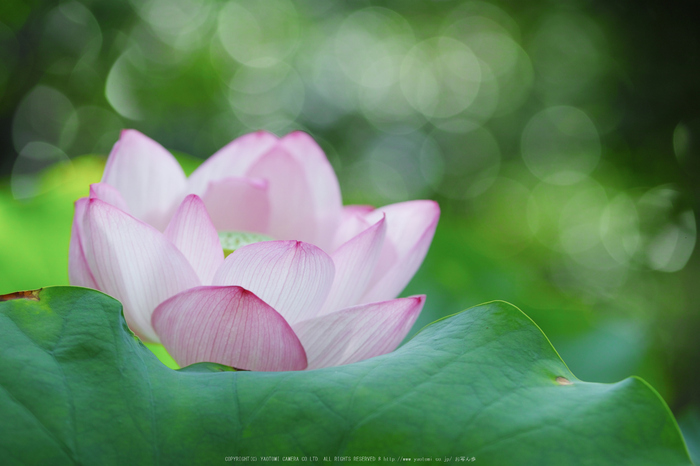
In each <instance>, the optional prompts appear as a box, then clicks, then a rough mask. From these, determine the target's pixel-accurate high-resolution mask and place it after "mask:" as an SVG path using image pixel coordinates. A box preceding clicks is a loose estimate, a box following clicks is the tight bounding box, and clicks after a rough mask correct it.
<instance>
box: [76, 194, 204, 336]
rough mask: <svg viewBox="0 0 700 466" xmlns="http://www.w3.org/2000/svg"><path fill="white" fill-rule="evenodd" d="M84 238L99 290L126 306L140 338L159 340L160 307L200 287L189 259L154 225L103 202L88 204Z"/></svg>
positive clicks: (82, 236)
mask: <svg viewBox="0 0 700 466" xmlns="http://www.w3.org/2000/svg"><path fill="white" fill-rule="evenodd" d="M80 239H81V241H82V245H83V250H84V251H85V258H86V259H87V263H88V265H89V267H90V270H91V271H92V274H93V276H94V278H95V283H96V284H97V286H98V287H99V289H100V290H102V291H104V292H105V293H107V294H109V295H111V296H113V297H115V298H117V299H118V300H120V301H121V302H122V304H123V305H124V316H125V317H126V321H127V323H128V324H129V327H130V328H131V329H132V330H133V331H134V332H135V333H136V334H138V335H139V336H141V337H142V338H144V339H146V340H149V341H156V342H157V341H158V337H157V336H156V334H155V332H154V331H153V329H152V328H151V313H152V312H153V310H154V309H155V308H156V306H157V305H158V304H159V303H161V302H163V301H164V300H165V299H167V298H169V297H171V296H173V295H175V294H177V293H179V292H180V291H182V290H186V289H188V288H192V287H195V286H199V285H200V282H199V278H198V277H197V274H196V273H195V271H194V270H193V269H192V266H191V265H190V264H189V262H188V261H187V259H186V258H185V256H184V255H183V254H182V253H181V252H180V251H179V250H178V249H177V248H176V247H175V245H174V244H172V243H171V242H170V241H168V239H167V238H166V237H165V236H164V235H163V234H162V233H160V232H159V231H157V230H156V229H155V228H153V227H152V226H150V225H147V224H146V223H143V222H141V221H139V220H137V219H135V218H133V217H131V216H130V215H128V214H126V213H124V212H123V211H121V210H119V209H117V208H116V207H114V206H112V205H110V204H107V203H106V202H104V201H101V200H99V199H90V200H89V204H88V205H87V209H86V212H85V215H84V217H83V226H82V232H81V238H80Z"/></svg>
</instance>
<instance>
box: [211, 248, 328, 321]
mask: <svg viewBox="0 0 700 466" xmlns="http://www.w3.org/2000/svg"><path fill="white" fill-rule="evenodd" d="M334 274H335V268H334V266H333V260H332V259H331V258H330V257H329V256H328V255H327V254H326V253H325V252H323V251H322V250H320V249H319V248H317V247H316V246H314V245H312V244H308V243H303V242H301V241H264V242H261V243H254V244H249V245H248V246H244V247H242V248H239V249H236V251H234V252H233V253H232V254H231V255H230V256H228V257H227V258H226V260H225V261H224V263H223V264H222V265H221V267H220V268H219V270H218V271H217V272H216V275H215V276H214V281H213V284H214V285H238V286H242V287H244V288H245V289H247V290H250V291H252V292H253V293H255V294H256V295H257V296H259V297H260V299H262V300H263V301H265V302H266V303H267V304H269V305H270V306H272V307H273V308H274V309H275V310H276V311H277V312H279V313H280V314H282V316H283V317H284V318H285V319H286V320H287V322H289V323H291V324H293V323H294V322H297V321H299V320H303V319H309V318H311V317H315V316H316V315H317V314H318V312H319V311H320V309H321V305H322V304H323V302H324V301H325V299H326V296H328V292H329V291H330V289H331V285H332V284H333V276H334Z"/></svg>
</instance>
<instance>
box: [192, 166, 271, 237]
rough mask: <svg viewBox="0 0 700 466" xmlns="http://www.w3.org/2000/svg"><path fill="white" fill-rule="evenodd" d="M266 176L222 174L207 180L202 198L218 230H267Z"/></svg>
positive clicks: (268, 216)
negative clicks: (241, 176) (224, 175)
mask: <svg viewBox="0 0 700 466" xmlns="http://www.w3.org/2000/svg"><path fill="white" fill-rule="evenodd" d="M267 185H268V183H267V180H261V179H256V178H236V177H230V178H223V179H220V180H218V181H212V182H211V183H209V188H207V190H206V192H205V193H204V196H203V197H202V200H203V201H204V204H205V205H206V206H207V211H209V215H211V220H212V222H213V223H214V226H215V227H216V229H217V230H219V231H249V232H257V233H266V232H267V230H268V224H269V220H270V201H269V199H268V194H267Z"/></svg>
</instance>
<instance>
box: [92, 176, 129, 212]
mask: <svg viewBox="0 0 700 466" xmlns="http://www.w3.org/2000/svg"><path fill="white" fill-rule="evenodd" d="M90 199H99V200H101V201H105V202H106V203H107V204H112V205H113V206H114V207H116V208H117V209H119V210H123V211H124V212H126V213H127V214H128V213H129V206H127V205H126V201H125V200H124V198H123V197H122V195H121V193H120V192H119V191H118V190H117V188H115V187H113V186H110V185H108V184H107V183H93V184H91V185H90Z"/></svg>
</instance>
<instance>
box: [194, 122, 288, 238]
mask: <svg viewBox="0 0 700 466" xmlns="http://www.w3.org/2000/svg"><path fill="white" fill-rule="evenodd" d="M277 141H278V139H277V136H275V135H274V134H270V133H268V132H266V131H257V132H255V133H250V134H246V135H245V136H241V137H239V138H237V139H234V140H233V141H232V142H230V143H228V144H227V145H226V146H224V147H222V148H221V149H219V151H217V152H216V153H215V154H214V155H212V156H211V157H209V158H208V159H207V160H206V161H205V162H204V163H203V164H202V165H200V166H199V167H198V168H197V169H196V170H195V171H194V173H192V175H190V178H189V180H188V190H189V192H191V193H195V194H197V195H199V196H202V197H204V193H205V192H206V191H207V189H208V188H209V185H210V183H211V182H213V181H218V180H221V179H223V178H230V177H243V176H244V175H245V173H246V172H247V171H248V169H249V168H250V166H251V165H252V164H253V163H255V162H256V161H257V160H258V159H259V158H260V157H261V156H262V155H263V154H265V153H266V152H268V151H269V150H270V149H272V147H273V146H275V145H276V144H277ZM258 233H259V232H258Z"/></svg>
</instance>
